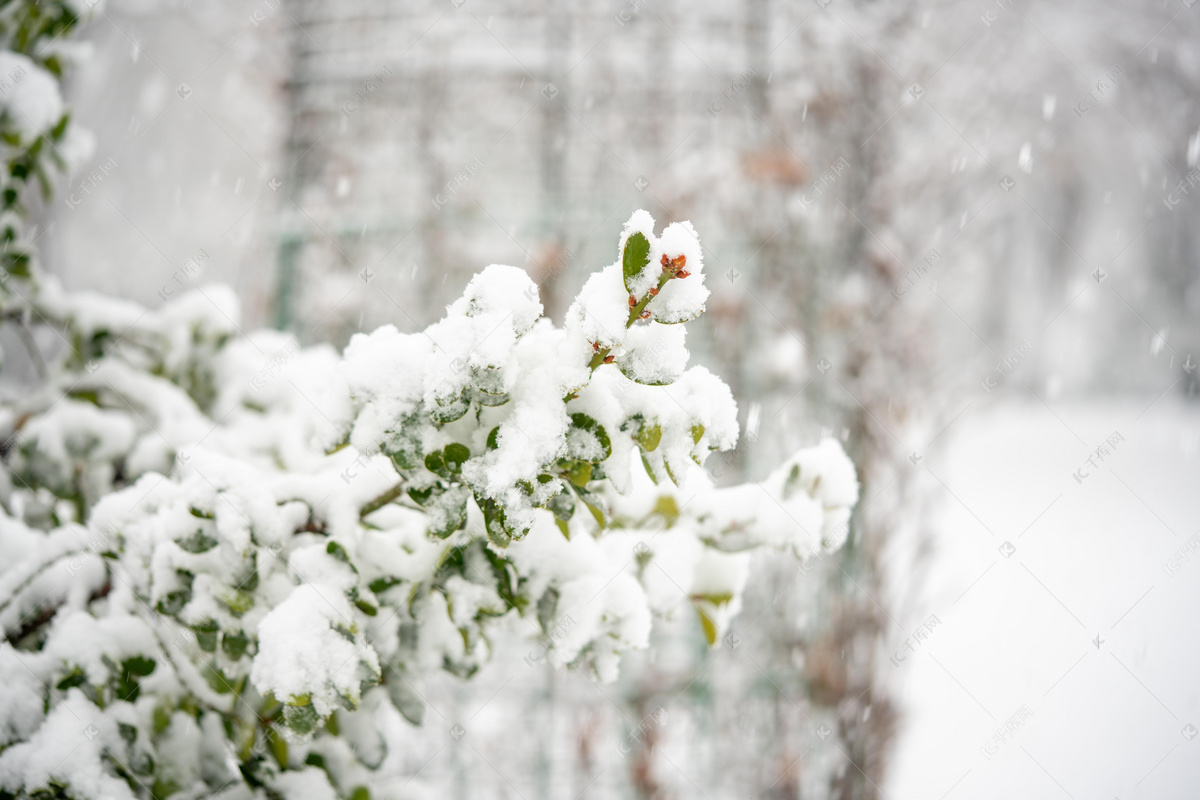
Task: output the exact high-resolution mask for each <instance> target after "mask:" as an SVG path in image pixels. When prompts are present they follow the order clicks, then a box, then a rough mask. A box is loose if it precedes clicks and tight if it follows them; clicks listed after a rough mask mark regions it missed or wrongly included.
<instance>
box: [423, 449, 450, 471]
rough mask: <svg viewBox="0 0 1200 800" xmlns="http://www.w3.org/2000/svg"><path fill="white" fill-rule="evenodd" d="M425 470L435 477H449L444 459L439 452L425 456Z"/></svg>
mask: <svg viewBox="0 0 1200 800" xmlns="http://www.w3.org/2000/svg"><path fill="white" fill-rule="evenodd" d="M425 469H427V470H429V471H430V472H432V473H434V474H435V475H441V476H442V477H443V478H449V477H450V470H448V469H446V459H445V456H443V455H442V451H441V450H434V451H433V452H432V453H426V454H425Z"/></svg>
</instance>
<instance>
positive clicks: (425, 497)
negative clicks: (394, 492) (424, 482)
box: [408, 484, 442, 506]
mask: <svg viewBox="0 0 1200 800" xmlns="http://www.w3.org/2000/svg"><path fill="white" fill-rule="evenodd" d="M434 493H437V494H441V493H442V489H441V487H440V486H438V485H437V484H430V485H429V486H424V487H420V488H418V487H415V486H414V487H412V488H410V489H409V490H408V496H409V497H411V498H412V501H413V502H414V503H416V504H417V505H419V506H425V505H427V504H428V503H429V499H430V498H431V497H433V495H434Z"/></svg>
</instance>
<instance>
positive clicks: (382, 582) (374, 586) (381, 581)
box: [367, 577, 401, 594]
mask: <svg viewBox="0 0 1200 800" xmlns="http://www.w3.org/2000/svg"><path fill="white" fill-rule="evenodd" d="M400 582H401V579H400V578H392V577H387V578H376V579H375V580H373V581H371V582H370V583H369V584H368V585H367V588H368V589H370V590H371V591H372V592H374V593H375V594H379V593H380V592H386V591H387V590H388V589H390V588H392V587H393V586H395V585H396V584H398V583H400Z"/></svg>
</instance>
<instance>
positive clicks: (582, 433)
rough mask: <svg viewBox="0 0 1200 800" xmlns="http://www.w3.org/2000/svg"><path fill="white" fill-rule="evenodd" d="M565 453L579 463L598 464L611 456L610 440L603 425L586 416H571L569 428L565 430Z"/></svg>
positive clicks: (576, 414)
mask: <svg viewBox="0 0 1200 800" xmlns="http://www.w3.org/2000/svg"><path fill="white" fill-rule="evenodd" d="M597 448H598V451H597ZM567 453H568V455H569V456H570V457H571V458H574V459H578V460H580V461H591V462H594V463H598V462H600V461H604V460H605V459H606V458H608V457H609V456H611V455H612V440H611V439H609V438H608V431H606V430H605V429H604V426H603V425H601V424H600V423H599V422H597V421H596V420H594V419H592V418H591V417H589V416H588V415H587V414H581V413H579V412H576V413H574V414H572V415H571V426H570V428H568V429H567ZM597 456H599V457H597Z"/></svg>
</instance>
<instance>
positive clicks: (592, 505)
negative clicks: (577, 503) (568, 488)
mask: <svg viewBox="0 0 1200 800" xmlns="http://www.w3.org/2000/svg"><path fill="white" fill-rule="evenodd" d="M573 488H574V489H575V494H577V495H579V499H580V500H582V501H583V504H584V505H585V506H587V510H588V511H590V512H592V518H593V519H595V520H596V524H597V525H599V526H600V530H604V529H605V528H607V527H608V523H609V515H608V509H607V508H606V507H605V504H604V499H603V498H602V497H600V495H598V494H594V493H592V492H589V491H588V490H587V489H584V488H583V487H580V486H576V487H573Z"/></svg>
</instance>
